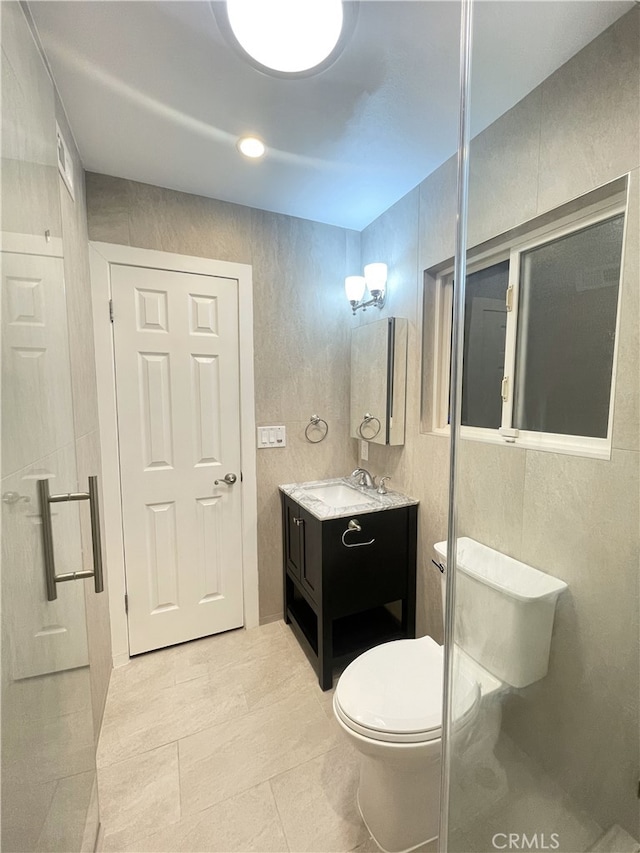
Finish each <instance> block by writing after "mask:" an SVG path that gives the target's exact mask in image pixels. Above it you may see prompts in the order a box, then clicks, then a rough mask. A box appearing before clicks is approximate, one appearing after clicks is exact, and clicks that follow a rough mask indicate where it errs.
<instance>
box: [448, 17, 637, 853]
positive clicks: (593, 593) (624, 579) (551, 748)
mask: <svg viewBox="0 0 640 853" xmlns="http://www.w3.org/2000/svg"><path fill="white" fill-rule="evenodd" d="M581 5H582V6H584V9H583V11H582V12H581V20H580V22H579V27H578V28H577V29H579V30H580V32H579V33H578V32H577V29H575V28H574V29H573V30H572V38H571V45H569V44H567V45H566V55H565V57H564V59H563V60H562V62H561V64H560V65H553V66H551V67H544V68H541V70H540V72H539V73H538V78H537V79H534V75H532V76H531V84H530V90H529V92H528V94H526V95H525V97H524V98H522V97H521V98H520V99H515V100H511V101H510V99H509V97H510V96H509V85H508V82H509V81H508V80H507V78H506V77H505V76H502V75H501V74H500V73H499V71H500V69H502V70H503V71H504V70H505V69H508V75H509V77H510V78H511V77H513V78H514V79H515V78H520V79H522V78H524V77H526V76H527V74H528V73H530V70H531V69H530V67H529V66H530V65H531V64H532V62H533V60H534V59H536V57H534V56H532V55H531V53H530V52H529V51H528V49H527V39H530V40H531V41H532V42H533V41H534V40H535V37H536V33H538V34H539V33H540V32H541V31H542V32H544V33H546V34H547V35H548V34H550V33H554V32H556V33H557V32H561V31H562V32H563V33H566V32H568V31H569V29H571V28H569V27H568V25H567V21H566V19H565V17H564V16H565V15H566V14H567V13H568V12H569V10H570V7H574V6H577V7H579V6H581ZM526 7H528V8H526ZM473 18H474V21H473V30H472V34H473V51H472V58H473V61H472V73H471V87H470V92H469V94H470V109H469V112H468V115H467V119H468V121H469V122H470V126H471V137H472V139H471V142H470V146H469V183H468V218H467V223H466V226H467V233H468V238H467V240H466V243H465V246H464V248H465V250H466V251H465V257H466V261H467V263H468V269H467V275H466V278H465V285H466V293H464V289H462V292H461V293H459V294H458V296H459V297H464V298H462V307H463V309H464V310H463V312H462V315H461V316H460V317H459V318H458V324H457V331H458V345H459V351H460V356H461V358H460V368H461V369H460V372H459V375H458V377H457V379H458V384H457V394H458V398H459V401H460V406H459V411H458V415H459V417H458V422H457V426H458V429H457V430H456V429H453V430H452V435H454V445H455V447H454V457H455V462H456V470H455V478H454V483H455V488H454V492H453V494H452V503H451V514H452V517H453V520H454V524H455V529H454V534H455V535H454V536H452V537H451V540H450V542H449V547H451V546H452V545H453V540H454V541H456V542H457V566H456V568H455V581H450V584H449V586H450V590H451V587H452V586H453V587H454V595H453V598H452V599H450V601H449V608H448V609H449V616H450V620H449V626H448V639H449V648H450V659H451V662H452V666H451V671H450V678H449V681H448V712H449V713H448V720H447V725H448V739H447V744H446V747H445V755H446V758H447V761H446V765H445V767H444V783H445V789H444V790H445V797H444V800H445V803H447V802H448V810H447V812H446V814H445V815H444V819H445V820H444V832H443V836H444V838H443V839H442V843H443V845H444V846H443V847H442V848H441V849H447V850H448V851H450V853H454V851H459V853H462V851H478V853H484V851H493V850H510V851H511V850H558V851H564V853H577V851H586V850H603V851H604V850H609V851H611V850H615V851H617V853H626V851H633V850H637V849H638V846H637V845H638V839H639V838H640V826H639V822H638V799H637V797H638V778H639V777H640V774H639V764H640V762H639V744H638V733H639V722H640V720H639V710H638V690H639V685H638V677H639V671H640V650H639V643H638V637H639V628H640V616H639V602H640V596H639V592H640V589H639V574H638V566H639V551H640V548H639V533H638V531H639V505H638V497H639V484H640V478H639V470H640V465H639V463H640V452H639V451H640V445H639V436H640V423H639V418H638V412H639V393H638V392H639V387H640V385H639V382H638V377H639V375H640V358H639V353H638V334H637V329H638V304H639V303H638V235H639V233H640V231H639V226H638V211H639V209H640V204H639V198H640V168H639V167H640V155H639V152H640V139H639V136H640V134H639V128H640V115H639V104H640V48H639V45H640V38H639V35H640V9H639V8H638V7H637V6H636V7H635V8H632V7H631V5H630V4H612V3H607V2H597V3H589V4H586V3H585V4H580V3H578V4H559V3H558V4H556V3H531V4H508V3H490V2H488V3H475V4H474V8H473ZM497 27H500V28H501V31H502V32H503V34H504V37H503V41H502V44H503V51H502V52H501V53H496V51H495V49H494V51H493V53H492V54H491V56H490V57H489V56H488V53H487V48H486V35H487V33H489V32H495V30H496V28H497ZM563 27H564V29H563ZM538 58H539V57H538ZM538 67H539V68H540V66H538ZM496 99H497V100H500V102H501V103H502V104H503V113H502V115H501V116H500V117H499V118H498V119H497V120H494V121H493V123H492V124H490V125H489V126H487V124H486V122H483V115H482V111H483V109H484V108H485V106H486V104H488V103H491V102H495V101H496ZM496 264H498V265H502V266H503V267H505V270H506V271H505V279H504V281H503V282H502V296H501V303H502V308H501V321H500V323H496V324H495V325H494V327H492V328H491V329H490V330H489V325H488V324H486V323H485V324H484V325H483V324H480V323H475V317H476V316H480V314H481V313H482V311H483V307H484V305H485V303H486V297H487V292H486V291H487V287H486V285H484V284H483V283H482V281H481V280H480V278H479V276H481V275H482V274H483V271H484V275H485V276H488V275H489V274H490V273H491V271H492V265H494V266H493V268H494V269H495V265H496ZM489 295H490V296H491V297H493V296H494V295H495V294H494V293H493V292H491V293H490V294H489ZM496 304H497V303H496ZM489 331H490V334H489ZM469 353H474V356H473V358H470V357H469V358H467V359H465V358H463V357H462V356H463V355H464V356H469ZM485 354H486V358H485ZM483 359H484V361H483ZM478 360H480V362H481V363H478ZM496 363H498V364H499V369H495V365H496ZM480 381H482V383H483V384H482V386H481V387H480V385H479V384H478V383H479V382H480ZM470 401H475V403H474V405H473V406H472V405H471V404H470ZM485 410H490V412H491V417H490V418H485V417H484V411H485ZM460 414H461V417H460ZM442 550H443V549H442V548H441V551H442ZM436 559H439V560H442V559H443V557H442V554H440V555H439V556H438V557H436ZM448 562H449V563H451V560H449V561H448ZM451 569H452V567H451V565H448V566H447V571H448V572H451ZM469 678H472V679H473V680H474V681H475V682H476V684H477V685H478V702H477V704H476V708H475V714H474V715H472V717H465V718H464V719H461V718H460V715H459V714H456V708H457V704H458V698H459V697H461V696H462V692H463V690H468V679H469Z"/></svg>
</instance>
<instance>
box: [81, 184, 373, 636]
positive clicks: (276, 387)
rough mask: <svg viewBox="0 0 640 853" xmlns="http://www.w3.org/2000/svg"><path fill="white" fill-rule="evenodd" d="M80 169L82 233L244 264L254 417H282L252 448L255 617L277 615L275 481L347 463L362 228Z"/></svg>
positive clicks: (348, 466)
mask: <svg viewBox="0 0 640 853" xmlns="http://www.w3.org/2000/svg"><path fill="white" fill-rule="evenodd" d="M86 179H87V202H88V216H89V237H90V239H91V240H96V241H104V242H111V243H121V244H124V245H131V246H137V247H140V248H149V249H158V250H161V251H165V252H175V253H178V254H186V255H194V256H197V257H204V258H213V259H217V260H222V261H235V262H237V263H248V264H251V265H252V266H253V288H254V296H253V299H254V303H253V304H254V353H255V406H256V423H257V424H258V425H260V424H263V425H269V424H270V425H276V424H284V425H285V426H286V428H287V446H286V447H285V448H277V449H269V450H258V452H257V454H258V456H257V465H258V470H257V475H258V570H259V584H260V618H261V620H262V621H268V620H270V619H272V618H276V617H278V616H280V615H281V614H282V543H281V533H280V527H281V525H280V502H279V496H278V484H280V483H290V482H299V481H304V480H312V479H319V478H324V477H332V476H343V475H344V474H346V473H349V472H350V471H351V470H352V469H353V467H354V442H352V441H351V440H350V439H349V438H348V423H347V419H348V411H349V406H348V395H349V344H350V341H349V322H348V320H349V316H350V315H349V308H348V305H347V302H346V299H345V297H344V289H343V282H344V277H345V275H346V274H347V271H351V270H353V269H357V265H358V264H359V235H358V234H357V233H356V232H353V231H347V230H345V229H342V228H336V227H333V226H329V225H322V224H319V223H317V222H309V221H306V220H303V219H295V218H293V217H289V216H281V215H278V214H274V213H268V212H265V211H260V210H253V209H251V208H248V207H242V206H240V205H234V204H229V203H226V202H221V201H215V200H212V199H207V198H201V197H198V196H192V195H187V194H185V193H179V192H173V191H171V190H165V189H160V188H157V187H152V186H149V185H146V184H139V183H135V182H133V181H125V180H120V179H116V178H110V177H106V176H104V175H97V174H92V173H88V174H87V176H86ZM354 264H355V266H354ZM312 414H318V415H320V416H321V417H323V418H324V419H325V420H326V421H327V422H328V424H329V434H328V436H327V438H326V439H325V441H323V442H322V443H320V444H309V443H308V442H307V441H306V440H305V438H304V429H305V426H306V425H307V424H308V423H309V419H310V417H311V415H312Z"/></svg>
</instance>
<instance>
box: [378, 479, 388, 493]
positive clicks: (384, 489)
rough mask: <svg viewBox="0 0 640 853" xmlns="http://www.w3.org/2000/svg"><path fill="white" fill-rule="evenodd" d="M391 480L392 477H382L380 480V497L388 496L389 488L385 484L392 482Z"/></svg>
mask: <svg viewBox="0 0 640 853" xmlns="http://www.w3.org/2000/svg"><path fill="white" fill-rule="evenodd" d="M390 479H391V477H381V478H380V485H379V486H378V488H377V489H376V491H377V493H378V494H379V495H386V494H387V487H386V485H385V484H386V482H387V480H390Z"/></svg>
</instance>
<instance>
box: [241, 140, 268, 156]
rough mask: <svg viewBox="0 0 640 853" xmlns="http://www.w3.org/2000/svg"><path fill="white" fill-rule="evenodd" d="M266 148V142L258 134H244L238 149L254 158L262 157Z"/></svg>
mask: <svg viewBox="0 0 640 853" xmlns="http://www.w3.org/2000/svg"><path fill="white" fill-rule="evenodd" d="M266 150H267V149H266V148H265V145H264V142H263V141H262V140H261V139H258V137H257V136H242V137H240V139H239V140H238V151H239V152H240V153H241V154H244V156H245V157H251V159H252V160H257V159H258V158H259V157H262V156H263V155H264V152H265V151H266Z"/></svg>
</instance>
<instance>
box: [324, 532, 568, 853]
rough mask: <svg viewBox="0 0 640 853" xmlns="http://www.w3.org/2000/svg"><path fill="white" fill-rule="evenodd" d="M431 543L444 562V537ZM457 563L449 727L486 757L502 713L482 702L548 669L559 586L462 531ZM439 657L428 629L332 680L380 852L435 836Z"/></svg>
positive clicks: (392, 852) (400, 850) (397, 851)
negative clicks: (491, 717) (357, 758)
mask: <svg viewBox="0 0 640 853" xmlns="http://www.w3.org/2000/svg"><path fill="white" fill-rule="evenodd" d="M434 548H435V551H436V553H437V555H438V557H439V558H440V559H441V560H442V561H446V542H438V543H437V544H436V545H435V546H434ZM457 566H458V579H457V603H458V607H457V615H456V619H457V623H456V638H457V639H458V640H460V645H458V643H456V646H455V656H454V663H455V690H454V706H453V709H452V725H453V731H454V732H455V734H456V736H457V737H458V736H459V737H461V738H464V739H465V742H468V743H469V744H471V746H472V747H474V746H476V747H478V748H479V749H482V750H483V751H485V752H486V753H487V755H488V756H490V757H491V758H492V757H493V747H494V746H495V742H496V740H497V737H498V734H499V730H500V724H499V723H500V720H499V716H498V718H497V724H493V725H491V726H490V727H489V728H487V725H486V723H487V709H488V708H492V709H493V710H494V711H495V710H496V709H499V702H498V701H492V700H496V699H497V698H498V697H499V695H500V693H501V692H504V691H506V690H510V689H513V688H520V687H524V686H526V685H528V684H532V683H533V682H534V681H538V680H539V679H540V678H543V677H544V676H545V675H546V672H547V668H548V661H549V650H550V644H551V633H552V629H553V620H554V614H555V606H556V601H557V598H558V596H559V595H560V593H561V592H562V591H563V590H564V589H565V588H566V584H565V583H564V582H563V581H560V580H558V579H556V578H554V577H552V576H550V575H548V574H545V573H544V572H541V571H539V570H538V569H534V568H533V567H531V566H527V565H526V564H524V563H521V562H519V561H517V560H513V559H512V558H511V557H507V556H505V555H503V554H500V553H499V552H497V551H494V550H493V549H491V548H488V547H487V546H485V545H482V544H481V543H479V542H475V540H473V539H469V538H463V539H459V540H458V557H457ZM443 586H444V584H443ZM443 663H444V658H443V648H442V646H440V645H438V643H436V642H435V640H433V639H432V638H431V637H421V638H419V639H417V640H395V641H393V642H389V643H384V644H382V645H380V646H376V647H375V648H373V649H370V650H369V651H367V652H365V653H364V654H362V655H360V656H359V657H358V658H356V659H355V660H354V661H353V662H352V663H351V664H349V666H348V667H347V668H346V669H345V671H344V672H343V673H342V675H341V677H340V680H339V681H338V684H337V686H336V690H335V693H334V697H333V710H334V714H335V717H336V720H337V721H338V724H339V725H340V727H341V728H342V730H343V731H344V733H345V735H346V736H347V737H348V738H349V740H350V741H351V744H352V745H353V746H354V748H355V749H356V750H357V751H358V752H359V754H360V784H359V787H358V794H357V804H358V809H359V811H360V814H361V815H362V819H363V821H364V823H365V824H366V826H367V829H368V830H369V832H370V833H371V835H372V837H373V839H374V841H375V842H376V844H377V845H378V846H379V847H380V848H381V850H383V851H386V853H404V851H409V850H413V849H415V848H417V847H420V846H422V845H423V844H426V843H428V842H430V841H431V842H433V841H435V840H436V839H437V837H438V821H439V809H440V754H441V734H442V692H443V680H444V679H443V674H444V673H443ZM498 713H499V712H498ZM481 715H482V717H481ZM480 718H481V720H482V722H481V724H479V725H475V724H476V723H478V721H479V719H480ZM494 723H495V719H494ZM480 729H481V731H480ZM488 731H489V732H490V736H487V732H488ZM474 742H475V743H474Z"/></svg>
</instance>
